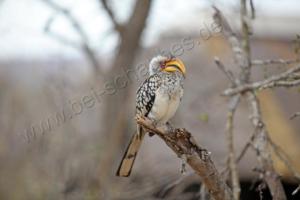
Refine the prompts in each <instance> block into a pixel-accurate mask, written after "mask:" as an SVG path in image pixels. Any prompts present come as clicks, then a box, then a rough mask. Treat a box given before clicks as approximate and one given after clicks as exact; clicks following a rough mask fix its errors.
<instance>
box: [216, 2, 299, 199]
mask: <svg viewBox="0 0 300 200" xmlns="http://www.w3.org/2000/svg"><path fill="white" fill-rule="evenodd" d="M246 2H247V0H240V3H241V9H240V19H241V24H242V39H241V40H239V39H238V38H237V37H236V34H235V33H234V32H233V31H232V29H231V28H230V26H229V23H228V22H227V20H226V18H225V17H224V16H223V14H222V13H221V12H220V10H218V9H217V8H215V15H214V18H215V20H217V22H219V23H221V24H220V25H221V26H222V27H223V33H224V35H225V37H226V38H227V40H228V41H229V43H230V44H231V47H232V51H233V53H234V58H235V61H236V63H237V64H238V66H239V67H240V69H241V72H240V74H239V76H238V77H237V78H235V80H237V81H235V82H236V84H235V85H236V86H235V88H229V89H227V90H226V91H225V92H226V93H225V94H226V95H229V94H230V95H231V96H233V97H235V96H236V95H242V94H243V92H246V97H247V101H248V103H249V105H250V109H251V111H252V114H251V118H250V119H251V122H252V124H253V126H254V129H255V130H257V133H256V134H255V136H254V139H253V143H250V144H253V147H254V148H255V149H256V152H257V158H258V161H259V163H260V169H261V170H260V171H262V173H263V179H264V180H265V182H266V183H267V185H268V188H269V190H270V192H271V194H272V197H273V199H276V200H285V199H286V195H285V192H284V190H283V186H282V183H281V181H280V179H279V176H278V174H277V172H276V171H275V170H274V167H273V162H272V158H271V156H270V152H269V149H268V142H267V139H266V138H268V132H267V129H266V128H265V126H264V123H263V120H262V117H261V110H260V104H259V101H258V99H257V97H256V95H255V93H254V89H253V88H250V89H247V87H249V86H250V85H252V83H250V77H251V64H252V62H251V51H250V42H249V35H250V31H251V28H250V25H249V23H250V18H249V15H248V9H247V4H246ZM250 4H251V5H250V6H251V10H252V12H254V6H253V2H250ZM219 68H220V67H219ZM222 71H223V72H224V73H225V75H226V76H228V75H227V74H226V72H225V71H224V70H222ZM296 71H297V70H296ZM287 73H290V74H291V73H293V70H290V71H288V72H287ZM281 75H282V74H281ZM281 75H280V76H279V77H278V76H276V77H275V78H274V77H271V78H272V79H270V80H267V81H266V80H264V81H263V86H265V87H266V86H271V85H270V83H273V82H274V81H279V80H280V81H282V79H283V77H281ZM284 75H286V74H284ZM287 76H288V75H287ZM285 77H286V76H284V78H285ZM287 78H288V77H287ZM231 79H232V78H231ZM256 84H257V83H256ZM260 84H262V83H260ZM245 86H246V87H245ZM259 86H261V85H259ZM256 87H257V86H256ZM237 88H238V89H237ZM244 88H246V89H244ZM232 90H236V91H235V92H232ZM228 91H229V92H228ZM255 132H256V131H255ZM247 146H248V145H247ZM247 148H248V147H247ZM230 170H231V172H232V171H233V170H234V169H230Z"/></svg>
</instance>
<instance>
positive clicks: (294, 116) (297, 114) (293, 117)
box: [290, 112, 300, 119]
mask: <svg viewBox="0 0 300 200" xmlns="http://www.w3.org/2000/svg"><path fill="white" fill-rule="evenodd" d="M299 116H300V112H296V113H294V114H293V115H292V116H291V117H290V119H295V118H296V117H299Z"/></svg>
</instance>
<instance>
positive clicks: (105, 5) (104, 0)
mask: <svg viewBox="0 0 300 200" xmlns="http://www.w3.org/2000/svg"><path fill="white" fill-rule="evenodd" d="M99 2H100V3H101V4H102V6H103V8H104V10H105V11H106V13H107V14H108V16H109V18H110V20H111V22H112V23H113V25H114V29H115V30H116V31H118V32H119V33H122V31H123V29H124V26H123V25H122V24H120V23H119V22H118V21H117V20H116V17H115V15H114V13H113V11H112V8H111V7H110V6H109V5H108V2H107V0H99Z"/></svg>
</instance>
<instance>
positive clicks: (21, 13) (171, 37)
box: [0, 0, 300, 200]
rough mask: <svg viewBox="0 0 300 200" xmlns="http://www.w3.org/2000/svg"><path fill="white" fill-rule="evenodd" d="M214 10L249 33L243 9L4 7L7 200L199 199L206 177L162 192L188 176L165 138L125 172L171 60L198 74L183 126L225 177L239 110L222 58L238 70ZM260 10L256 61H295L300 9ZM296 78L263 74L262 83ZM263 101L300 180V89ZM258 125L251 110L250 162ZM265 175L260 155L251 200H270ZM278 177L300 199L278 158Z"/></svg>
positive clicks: (136, 4)
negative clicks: (155, 76) (159, 70)
mask: <svg viewBox="0 0 300 200" xmlns="http://www.w3.org/2000/svg"><path fill="white" fill-rule="evenodd" d="M212 5H215V6H217V7H218V8H219V9H220V10H222V11H223V12H224V14H225V15H226V16H227V17H228V19H229V21H230V23H231V25H232V26H233V27H234V29H235V30H237V31H238V29H239V1H237V0H230V1H225V0H215V1H208V0H202V1H201V0H191V1H180V0H165V1H162V0H152V1H148V0H141V1H135V0H124V1H116V0H107V1H106V0H88V1H87V0H85V1H84V0H60V1H58V0H56V1H54V0H53V1H50V0H1V1H0V49H1V51H0V199H1V200H2V199H3V200H10V199H12V200H14V199H16V200H18V199H29V200H35V199H49V200H52V199H72V200H73V199H163V198H166V199H167V198H168V199H176V198H177V199H197V198H195V193H197V191H198V190H199V187H200V181H199V180H198V177H197V176H196V175H189V176H188V177H187V178H185V179H184V181H182V182H181V183H180V184H179V185H178V186H177V187H176V189H173V190H171V191H169V192H168V193H167V194H165V193H163V192H162V190H163V189H164V188H166V187H167V186H168V185H169V184H170V183H173V182H174V181H176V180H178V179H179V178H180V177H182V175H181V173H180V167H181V162H180V160H179V159H178V158H177V157H176V156H175V154H174V153H173V152H172V151H170V150H169V149H168V147H167V146H166V145H165V144H164V143H163V142H162V141H161V140H160V139H158V138H157V137H155V136H154V137H151V138H150V137H146V139H145V141H144V143H143V145H142V148H141V151H140V152H139V155H138V158H137V160H136V163H135V166H134V169H133V172H132V175H131V176H130V177H129V178H118V177H115V176H114V174H115V171H116V169H117V165H118V164H119V161H120V160H121V158H122V155H123V152H124V149H125V147H126V145H127V143H128V141H129V138H130V136H131V135H132V133H133V132H134V128H135V123H134V110H135V91H136V89H137V87H138V85H139V84H141V82H142V81H143V80H144V79H145V78H146V77H147V67H148V63H149V60H150V59H151V58H152V57H153V56H155V55H158V54H163V55H166V54H168V53H172V54H174V55H176V56H178V57H180V58H181V59H182V60H183V61H184V62H185V65H186V67H187V77H186V80H185V95H184V98H183V101H182V104H181V106H180V108H179V110H178V112H177V114H176V117H175V118H174V119H173V121H172V122H173V124H174V125H175V126H176V127H185V128H187V129H188V130H189V131H191V132H192V134H193V135H194V136H195V138H196V139H197V141H198V143H199V144H200V145H201V146H203V147H205V148H207V149H209V151H211V152H212V158H213V160H214V161H215V163H216V165H217V167H218V169H219V170H222V169H224V167H225V163H226V154H227V152H226V141H225V123H226V110H227V100H226V98H224V97H222V96H220V93H221V92H222V91H223V90H224V89H225V88H226V87H227V86H228V82H227V80H226V78H225V77H224V76H223V74H222V73H221V72H220V71H219V70H218V69H217V67H216V66H215V64H214V62H213V60H214V57H215V56H218V57H219V58H220V59H221V60H222V61H223V62H224V63H225V64H226V66H227V67H229V68H230V69H232V70H233V71H234V72H238V69H237V68H236V67H235V65H234V64H233V63H234V62H233V59H232V54H231V49H230V46H229V45H228V43H227V42H226V40H225V39H224V38H223V37H222V34H221V27H218V26H217V25H216V24H215V23H214V22H213V20H212V14H213V10H212V8H211V6H212ZM254 5H255V8H256V18H255V20H254V21H253V27H252V31H253V33H254V34H253V35H252V36H251V47H252V54H253V58H256V59H276V58H284V59H295V58H296V56H297V55H296V52H295V51H297V47H296V46H295V41H294V40H295V39H296V35H297V34H299V33H300V26H299V20H300V2H299V1H298V0H286V1H280V0H264V1H258V0H255V1H254ZM298 48H299V47H298ZM284 69H285V68H284V67H282V66H280V65H278V66H275V67H262V66H257V67H254V69H253V73H254V78H255V79H256V80H260V79H262V78H264V77H266V76H271V75H272V74H274V73H278V72H280V71H283V70H284ZM259 98H260V100H261V103H262V109H263V117H264V119H265V120H266V123H267V127H268V129H269V130H270V134H271V137H272V138H273V139H274V141H275V142H276V143H277V144H278V145H279V146H281V147H282V148H284V149H285V151H286V152H287V153H288V155H289V156H290V157H291V160H292V162H293V163H294V165H295V166H296V167H297V169H298V170H299V171H300V161H299V157H300V146H299V145H298V144H299V142H300V134H299V130H300V123H299V119H295V120H289V117H290V116H291V115H292V114H293V113H294V112H296V111H300V104H299V102H300V88H298V89H297V88H296V89H295V88H294V89H289V90H286V89H278V90H272V91H271V90H268V91H265V92H262V93H261V94H260V95H259ZM248 119H249V114H248V108H247V105H246V103H244V102H243V104H242V107H241V108H240V109H239V110H238V113H237V120H236V132H235V134H236V141H235V142H236V148H237V151H238V152H239V151H240V149H241V148H242V146H243V145H244V144H245V142H246V140H247V139H248V137H249V135H251V134H252V131H253V130H252V129H251V124H250V123H249V120H248ZM255 166H256V158H255V155H254V154H253V153H251V152H249V153H247V154H246V157H245V158H244V159H243V160H242V161H241V163H240V164H239V171H240V174H241V175H240V176H241V177H240V178H241V182H242V199H258V197H259V193H258V191H256V189H255V184H256V181H257V179H258V177H257V176H258V174H257V173H255V172H253V168H254V167H255ZM275 167H276V169H277V170H278V171H279V173H280V175H282V177H283V179H284V183H285V188H286V190H287V191H292V190H293V189H295V186H296V184H295V183H294V182H293V180H292V179H291V178H290V175H289V173H288V171H287V169H286V168H285V167H284V166H283V165H282V163H281V162H280V161H277V160H275ZM189 171H190V170H189ZM251 185H252V186H251ZM253 185H254V187H253ZM267 193H268V192H267V191H265V194H266V195H268V194H267ZM288 193H289V194H290V192H288ZM162 194H163V195H162ZM172 195H173V196H172ZM180 195H189V196H188V197H187V196H184V198H183V196H182V198H181V197H180ZM174 196H176V198H175V197H174ZM296 198H299V197H295V196H294V197H291V199H296Z"/></svg>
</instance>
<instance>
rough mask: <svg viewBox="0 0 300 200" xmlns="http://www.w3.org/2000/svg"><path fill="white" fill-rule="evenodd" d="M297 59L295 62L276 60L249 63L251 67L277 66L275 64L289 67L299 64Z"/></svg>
mask: <svg viewBox="0 0 300 200" xmlns="http://www.w3.org/2000/svg"><path fill="white" fill-rule="evenodd" d="M299 62H300V60H299V59H295V60H285V59H277V60H272V59H270V60H252V61H251V63H252V65H271V66H274V65H277V64H283V65H290V64H296V63H299Z"/></svg>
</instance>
